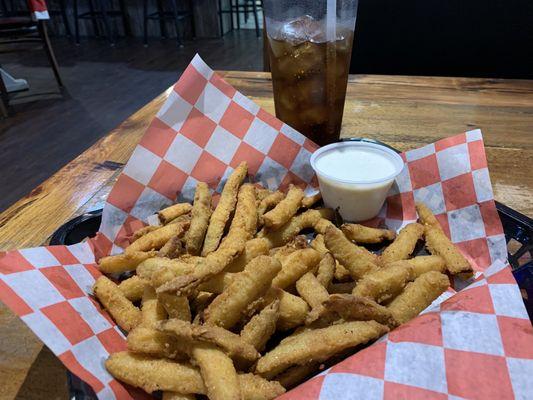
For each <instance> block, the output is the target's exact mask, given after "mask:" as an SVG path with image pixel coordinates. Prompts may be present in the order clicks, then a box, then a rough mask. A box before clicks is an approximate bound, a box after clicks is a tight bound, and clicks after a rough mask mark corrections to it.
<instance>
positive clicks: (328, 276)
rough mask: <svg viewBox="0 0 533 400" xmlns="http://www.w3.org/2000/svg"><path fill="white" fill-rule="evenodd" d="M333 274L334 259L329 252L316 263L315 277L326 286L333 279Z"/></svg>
mask: <svg viewBox="0 0 533 400" xmlns="http://www.w3.org/2000/svg"><path fill="white" fill-rule="evenodd" d="M334 274H335V259H334V258H333V256H332V255H331V254H329V253H327V254H325V255H324V256H323V257H322V260H320V263H318V269H317V273H316V279H317V280H318V282H319V283H320V284H321V285H322V286H324V287H325V288H327V287H328V286H329V284H330V283H331V281H332V280H333V276H334Z"/></svg>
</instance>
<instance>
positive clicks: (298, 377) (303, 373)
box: [274, 363, 320, 390]
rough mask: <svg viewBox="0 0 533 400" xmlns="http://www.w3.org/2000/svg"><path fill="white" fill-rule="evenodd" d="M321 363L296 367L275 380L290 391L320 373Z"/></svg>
mask: <svg viewBox="0 0 533 400" xmlns="http://www.w3.org/2000/svg"><path fill="white" fill-rule="evenodd" d="M319 366H320V363H310V364H303V365H295V366H294V367H291V368H289V369H288V370H286V371H284V372H282V373H281V374H280V375H277V376H276V377H275V378H274V380H276V381H277V382H279V384H280V385H281V386H283V387H284V388H285V389H287V390H290V389H292V388H293V387H296V386H298V385H299V384H300V383H302V382H303V381H305V380H307V378H309V377H310V376H311V375H313V374H314V373H315V372H317V371H319Z"/></svg>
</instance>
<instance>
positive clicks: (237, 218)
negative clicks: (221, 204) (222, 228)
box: [228, 183, 257, 240]
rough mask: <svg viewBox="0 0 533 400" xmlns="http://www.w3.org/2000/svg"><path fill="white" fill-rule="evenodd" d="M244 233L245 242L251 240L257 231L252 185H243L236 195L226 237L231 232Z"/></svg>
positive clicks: (255, 202) (255, 204) (255, 203)
mask: <svg viewBox="0 0 533 400" xmlns="http://www.w3.org/2000/svg"><path fill="white" fill-rule="evenodd" d="M236 230H237V231H244V232H246V240H249V239H252V238H253V236H254V235H255V232H256V231H257V201H256V199H255V189H254V187H253V185H252V184H250V183H245V184H244V185H242V186H241V188H240V189H239V193H238V194H237V206H236V207H235V215H234V216H233V220H232V221H231V225H230V228H229V232H228V235H231V234H232V232H233V231H236Z"/></svg>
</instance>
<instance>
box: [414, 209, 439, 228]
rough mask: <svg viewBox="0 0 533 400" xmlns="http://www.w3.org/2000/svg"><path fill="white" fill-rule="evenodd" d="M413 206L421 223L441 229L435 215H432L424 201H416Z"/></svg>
mask: <svg viewBox="0 0 533 400" xmlns="http://www.w3.org/2000/svg"><path fill="white" fill-rule="evenodd" d="M415 207H416V212H417V213H418V219H419V220H420V223H421V224H422V225H431V226H433V227H434V228H438V229H441V226H440V224H439V221H438V220H437V218H435V215H433V213H432V212H431V210H430V209H429V207H428V206H426V205H425V204H424V203H416V204H415Z"/></svg>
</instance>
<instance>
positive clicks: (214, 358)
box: [192, 343, 242, 400]
mask: <svg viewBox="0 0 533 400" xmlns="http://www.w3.org/2000/svg"><path fill="white" fill-rule="evenodd" d="M192 356H193V358H194V360H195V362H196V364H197V365H198V366H199V367H200V373H201V374H202V378H203V380H204V382H205V386H206V389H207V396H208V397H209V399H210V400H241V399H242V395H241V388H240V385H239V378H238V376H237V371H236V370H235V366H234V365H233V361H232V360H231V358H229V357H228V356H227V355H226V354H224V352H222V351H221V350H220V349H218V348H217V347H216V346H213V345H209V344H205V343H204V344H200V345H197V346H195V347H194V348H193V350H192Z"/></svg>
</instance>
